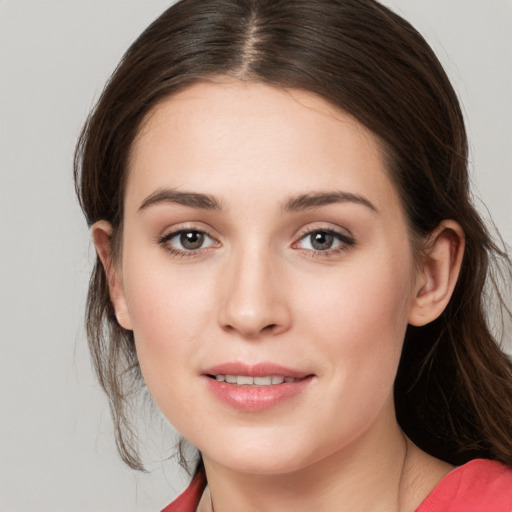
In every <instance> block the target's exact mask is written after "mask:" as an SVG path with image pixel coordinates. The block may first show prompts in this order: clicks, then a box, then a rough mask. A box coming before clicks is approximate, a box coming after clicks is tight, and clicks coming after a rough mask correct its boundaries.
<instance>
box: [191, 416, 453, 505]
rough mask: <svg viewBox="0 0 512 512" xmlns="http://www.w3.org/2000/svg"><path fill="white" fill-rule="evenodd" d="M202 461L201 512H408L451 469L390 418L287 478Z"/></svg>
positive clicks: (207, 460) (206, 460) (286, 475)
mask: <svg viewBox="0 0 512 512" xmlns="http://www.w3.org/2000/svg"><path fill="white" fill-rule="evenodd" d="M203 456H204V454H203ZM204 462H205V469H206V474H207V478H208V483H209V489H208V490H207V492H206V493H205V496H204V497H203V498H204V499H203V500H202V503H201V506H200V507H199V509H198V510H199V511H201V512H202V511H211V510H212V507H213V511H214V512H226V511H229V510H246V511H258V512H266V511H269V512H270V511H275V510H293V511H294V512H302V511H304V512H306V511H311V510H315V511H317V512H332V511H340V510H343V512H354V511H361V510H365V511H369V512H370V511H371V512H397V511H400V512H411V511H414V510H415V509H416V507H417V506H419V504H420V503H421V501H422V500H423V499H424V498H425V496H426V495H427V494H428V492H430V490H431V489H432V488H433V487H434V486H435V484H436V483H437V482H438V481H439V480H440V479H441V478H442V477H443V476H444V475H445V474H446V473H447V472H448V471H449V469H450V467H449V466H447V465H444V463H441V462H440V461H437V460H436V459H433V458H432V457H430V456H428V455H426V454H424V452H421V450H419V449H418V448H416V447H415V446H414V445H412V443H410V442H408V441H407V439H406V438H405V436H404V434H403V433H402V431H401V430H400V428H399V426H398V424H397V423H396V420H394V417H393V422H392V424H391V425H389V424H388V425H384V427H383V426H382V425H380V426H379V425H376V426H375V428H372V429H370V431H368V432H367V433H365V434H364V435H363V436H361V438H360V439H358V441H357V442H355V443H352V444H351V446H350V448H343V449H340V450H339V451H337V452H336V453H333V454H332V455H330V456H329V457H326V458H323V459H321V460H320V461H316V462H314V463H313V464H309V465H307V466H306V467H304V468H300V469H297V470H294V471H291V472H289V473H286V474H270V475H269V474H256V475H255V474H248V473H241V472H237V471H233V470H231V469H229V468H226V467H224V466H222V465H219V464H217V463H215V462H214V461H211V460H209V459H208V457H206V456H204ZM437 463H439V464H437ZM429 464H430V466H429ZM425 467H426V468H428V469H427V471H425V470H424V468H425ZM210 493H211V494H210Z"/></svg>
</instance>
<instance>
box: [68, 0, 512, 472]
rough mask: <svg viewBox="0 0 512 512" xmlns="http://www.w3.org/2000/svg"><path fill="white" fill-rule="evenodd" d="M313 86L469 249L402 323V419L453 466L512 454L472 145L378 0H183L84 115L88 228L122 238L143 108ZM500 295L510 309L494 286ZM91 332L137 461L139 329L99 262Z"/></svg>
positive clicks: (501, 255)
mask: <svg viewBox="0 0 512 512" xmlns="http://www.w3.org/2000/svg"><path fill="white" fill-rule="evenodd" d="M219 75H220V76H228V77H235V78H237V79H240V80H246V81H254V82H263V83H267V84H272V85H274V86H277V87H284V88H301V89H305V90H308V91H311V92H314V93H316V94H318V95H320V96H322V97H323V98H325V99H326V100H327V101H329V102H331V103H332V104H333V105H336V106H337V107H339V108H341V109H343V110H345V111H346V112H348V113H349V114H351V115H352V116H354V117H355V118H356V119H358V120H359V121H360V122H361V123H363V124H364V125H365V126H366V127H368V128H369V129H370V130H372V131H373V132H374V133H375V134H377V135H378V136H379V137H380V139H381V140H382V141H383V143H384V146H385V151H386V155H387V157H388V168H389V172H390V175H391V177H392V179H393V180H394V183H395V184H396V187H397V190H398V191H399V193H400V197H401V201H402V203H403V206H404V208H405V210H406V213H407V216H408V219H409V222H410V226H411V231H412V233H414V234H416V235H421V236H424V235H426V234H428V233H429V232H431V231H432V230H433V229H434V228H435V227H436V226H437V225H438V224H439V222H441V221H442V220H443V219H453V220H455V221H457V222H458V223H459V224H460V225H461V226H462V228H463V230H464V233H465V237H466V251H465V255H464V261H463V265H462V270H461V274H460V277H459V280H458V283H457V286H456V289H455V291H454V294H453V296H452V298H451V301H450V303H449V305H448V307H447V308H446V310H445V311H444V313H443V314H442V315H441V317H440V318H438V319H437V320H436V321H434V322H432V323H430V324H429V325H426V326H424V327H417V328H413V327H409V329H408V330H407V333H406V337H405V344H404V348H403V353H402V359H401V362H400V367H399V370H398V374H397V377H396V383H395V400H396V410H397V417H398V421H399V423H400V425H401V426H402V428H403V429H404V431H405V432H406V434H407V435H408V436H409V437H410V438H411V439H412V440H413V441H414V442H415V443H416V444H418V445H419V446H420V447H421V448H422V449H424V450H425V451H427V452H429V453H431V454H432V455H434V456H437V457H439V458H441V459H444V460H446V461H448V462H451V463H453V464H460V463H463V462H465V461H467V460H469V459H471V458H475V457H487V458H493V459H497V460H500V461H502V462H505V463H508V464H512V365H511V362H510V359H509V358H508V357H507V355H506V354H505V353H504V352H503V351H502V350H501V349H500V347H499V345H498V343H497V342H496V340H495V339H494V337H493V335H492V333H491V331H490V329H489V325H488V319H487V317H486V311H485V303H486V297H487V295H486V293H487V290H488V288H486V284H487V286H489V285H491V286H492V285H496V284H497V281H498V280H500V279H503V275H501V276H500V275H498V276H496V275H494V274H493V273H492V272H491V271H490V269H492V268H497V267H492V266H490V263H492V262H494V261H495V260H500V259H501V260H502V261H505V264H506V265H505V266H504V267H503V268H505V273H506V275H504V278H505V279H506V280H507V284H509V283H510V280H511V279H510V277H511V275H510V265H509V260H508V258H507V255H506V253H505V252H504V250H501V249H500V248H499V247H498V246H497V245H496V244H495V243H494V242H493V241H492V239H491V237H490V236H489V233H488V231H487V229H486V227H485V226H484V224H483V222H482V220H481V218H480V217H479V215H478V214H477V212H476V210H475V208H474V206H473V205H472V202H471V197H470V190H469V179H468V171H467V139H466V133H465V128H464V122H463V117H462V113H461V110H460V107H459V103H458V100H457V97H456V95H455V92H454V91H453V89H452V87H451V85H450V83H449V81H448V78H447V76H446V74H445V72H444V70H443V69H442V67H441V65H440V63H439V61H438V60H437V58H436V57H435V55H434V53H433V52H432V50H431V48H430V47H429V46H428V44H427V43H426V42H425V40H424V39H423V38H422V37H421V35H420V34H419V33H418V32H417V31H416V30H415V29H414V28H413V27H412V26H411V25H410V24H409V23H407V22H406V21H404V20H403V19H402V18H400V17H399V16H397V15H396V14H394V13H393V12H392V11H390V10H389V9H387V8H385V7H383V6H382V5H380V4H379V3H377V2H375V1H373V0H182V1H180V2H178V3H177V4H175V5H173V6H172V7H170V8H169V9H168V10H167V11H166V12H164V13H163V14H162V15H161V16H160V17H159V18H158V19H157V20H156V21H154V22H153V23H152V24H151V25H150V26H149V27H148V28H147V29H146V30H145V32H144V33H143V34H142V35H141V36H140V37H139V38H138V39H137V40H136V41H135V42H134V43H133V45H132V46H131V47H130V48H129V50H128V51H127V53H126V54H125V56H124V57H123V59H122V61H121V63H120V64H119V66H118V68H117V69H116V71H115V72H114V74H113V75H112V77H111V79H110V81H109V83H108V84H107V86H106V88H105V90H104V91H103V94H102V96H101V98H100V100H99V102H98V104H97V105H96V107H95V109H94V111H93V112H92V114H91V115H90V117H89V119H88V120H87V123H86V125H85V127H84V129H83V132H82V134H81V137H80V139H79V142H78V145H77V150H76V155H75V179H76V188H77V193H78V197H79V201H80V204H81V206H82V209H83V211H84V213H85V215H86V218H87V221H88V223H89V225H91V224H92V223H94V222H96V221H98V220H100V219H106V220H108V221H109V222H110V223H111V224H112V226H113V229H114V234H113V237H114V242H116V241H117V243H118V242H119V240H120V236H121V234H122V220H123V195H124V184H125V180H126V169H127V160H128V157H129V152H130V147H131V145H132V142H133V140H134V137H135V136H136V134H137V131H138V129H139V127H140V125H141V122H142V121H143V120H144V118H145V117H146V116H147V114H148V112H149V111H150V110H151V109H153V108H155V106H156V105H157V104H158V103H159V102H160V101H162V100H163V99H164V98H167V97H168V96H169V95H172V94H174V93H176V92H177V91H178V90H180V89H182V88H184V87H186V86H188V85H190V84H192V83H194V82H197V81H200V80H207V79H209V78H211V77H215V76H219ZM498 301H499V303H500V304H501V305H503V301H502V300H501V295H499V291H498ZM86 318H87V334H88V339H89V344H90V349H91V353H92V358H93V361H94V366H95V368H96V371H97V375H98V377H99V381H100V383H101V385H102V387H103V389H104V390H105V392H106V393H107V396H108V398H109V400H110V406H111V411H112V416H113V419H114V423H115V428H116V438H117V444H118V448H119V451H120V453H121V456H122V457H123V459H124V460H125V462H127V463H128V464H129V465H130V466H131V467H134V468H137V469H142V467H143V466H142V463H141V460H140V457H139V455H138V452H137V446H136V443H135V441H136V439H135V437H134V435H133V432H132V431H131V430H130V421H129V419H128V414H127V404H128V403H129V399H130V397H131V395H132V394H133V393H134V392H136V391H137V390H138V389H142V388H143V384H142V378H141V374H140V368H139V365H138V362H137V354H136V351H135V346H134V341H133V333H132V332H130V331H126V330H123V329H122V328H121V327H120V326H119V325H118V324H117V322H116V321H115V316H114V311H113V307H112V304H111V302H110V299H109V292H108V286H107V280H106V276H105V272H104V270H103V267H102V265H101V263H100V262H99V260H97V261H96V266H95V267H94V270H93V273H92V276H91V281H90V287H89V296H88V305H87V313H86Z"/></svg>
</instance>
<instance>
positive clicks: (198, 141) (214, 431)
mask: <svg viewBox="0 0 512 512" xmlns="http://www.w3.org/2000/svg"><path fill="white" fill-rule="evenodd" d="M75 172H76V179H77V190H78V195H79V199H80V202H81V205H82V208H83V209H84V212H85V214H86V217H87V220H88V222H89V224H90V225H91V226H92V236H93V240H94V243H95V246H96V249H97V252H98V261H97V264H96V267H95V269H94V272H93V276H92V279H91V286H90V290H89V302H88V312H87V318H88V324H87V327H88V335H89V341H90V345H91V350H92V354H93V358H94V361H95V364H96V368H97V372H98V376H99V379H100V383H101V384H102V386H103V388H104V389H105V391H106V392H107V395H108V396H109V399H110V404H111V410H112V414H113V418H114V421H115V424H116V429H117V441H118V447H119V449H120V452H121V455H122V456H123V458H124V460H125V461H126V462H127V463H128V464H129V465H130V466H132V467H134V468H137V469H142V467H143V466H142V463H141V461H140V458H139V457H138V454H137V451H136V448H135V446H134V445H133V443H132V442H131V441H132V439H131V438H130V430H129V421H128V418H127V413H126V401H127V399H128V398H129V395H130V394H131V393H133V392H134V391H135V390H137V389H138V387H139V386H140V383H141V381H142V379H143V380H144V382H145V385H146V386H147V388H148V389H149V391H150V393H151V395H152V397H153V399H154V400H155V402H156V404H157V405H158V406H159V408H160V409H161V410H162V412H163V413H164V415H165V416H166V417H167V419H168V420H169V421H170V422H171V423H172V424H173V425H174V426H175V427H176V428H177V430H178V431H179V432H180V433H181V434H182V435H183V436H184V438H186V439H187V440H188V441H189V442H190V443H192V444H193V445H194V446H195V447H197V448H198V450H199V452H200V454H201V456H200V460H199V464H198V467H197V470H196V474H195V477H194V480H193V482H192V484H191V487H190V488H189V489H188V490H187V491H186V492H185V494H184V495H182V496H181V497H180V498H178V500H177V501H176V502H175V503H174V504H171V505H170V506H169V507H168V508H167V509H166V510H168V511H171V510H199V511H208V510H211V511H216V512H222V511H223V510H244V511H245V510H294V511H298V510H316V511H330V510H386V511H387V510H389V511H391V510H393V511H395V510H400V511H413V510H418V511H420V512H426V511H429V510H465V511H467V510H471V507H473V510H479V511H483V510H489V511H491V510H492V511H493V512H497V511H510V510H512V492H511V491H510V489H511V488H512V470H511V469H510V465H511V464H512V434H511V432H512V413H511V412H510V411H512V371H511V370H512V366H511V362H510V360H509V358H508V357H507V356H506V355H505V354H504V353H503V352H502V351H501V350H500V348H499V346H498V344H497V341H496V340H495V339H494V337H493V335H492V333H491V332H490V330H489V327H488V323H487V318H486V313H485V310H484V298H485V295H484V285H485V284H486V282H487V283H495V282H496V278H493V277H492V276H493V275H494V274H491V273H490V272H489V263H490V262H491V263H492V262H493V261H495V260H498V259H501V260H503V261H505V263H506V264H507V262H508V259H507V255H506V254H505V253H504V252H503V251H501V250H500V249H499V248H498V247H497V246H496V245H495V244H494V243H493V242H492V240H491V238H490V237H489V235H488V233H487V231H486V229H485V227H484V225H483V223H482V221H481V220H480V218H479V216H478V214H477V213H476V211H475V209H474V207H473V205H472V204H471V201H470V193H469V187H468V176H467V140H466V135H465V130H464V124H463V119H462V114H461V112H460V108H459V105H458V101H457V98H456V96H455V93H454V92H453V89H452V87H451V86H450V84H449V82H448V80H447V78H446V75H445V73H444V71H443V70H442V68H441V66H440V64H439V62H438V61H437V59H436V57H435V56H434V55H433V53H432V51H431V49H430V48H429V47H428V45H427V44H426V42H425V41H424V40H423V39H422V38H421V36H420V35H419V34H418V33H417V32H416V31H415V30H414V29H413V28H412V27H411V26H410V25H409V24H408V23H407V22H405V21H404V20H402V19H401V18H399V17H398V16H396V15H395V14H393V13H392V12H391V11H389V10H388V9H386V8H385V7H383V6H381V5H380V4H378V3H376V2H374V1H371V0H339V1H332V0H330V1H328V0H325V1H313V0H309V1H308V0H297V1H290V0H286V1H276V0H272V1H270V0H268V1H263V0H259V1H258V0H253V1H249V0H247V1H243V0H238V1H236V0H211V1H203V0H201V1H198V0H184V1H181V2H178V3H177V4H176V5H174V6H173V7H171V8H170V9H168V11H166V12H165V13H164V14H163V15H162V16H161V17H160V18H159V19H157V20H156V21H155V22H154V23H153V24H152V25H151V26H150V27H149V28H148V29H147V30H146V31H145V32H144V33H143V34H142V35H141V36H140V38H139V39H138V40H137V41H136V42H135V43H134V44H133V45H132V47H131V48H130V49H129V50H128V52H127V54H126V55H125V57H124V58H123V60H122V62H121V64H120V65H119V67H118V69H117V70H116V72H115V73H114V75H113V76H112V78H111V80H110V82H109V84H108V85H107V87H106V89H105V91H104V92H103V95H102V97H101V98H100V101H99V102H98V105H97V106H96V108H95V111H94V112H93V114H92V115H91V117H90V119H89V120H88V123H87V124H86V126H85V128H84V131H83V134H82V136H81V139H80V141H79V145H78V149H77V156H76V171H75ZM507 268H510V267H507ZM507 276H508V277H506V279H508V281H507V284H508V283H509V282H510V274H507ZM455 466H460V467H458V468H455ZM206 482H207V484H206ZM449 507H450V508H449Z"/></svg>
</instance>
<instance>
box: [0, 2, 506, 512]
mask: <svg viewBox="0 0 512 512" xmlns="http://www.w3.org/2000/svg"><path fill="white" fill-rule="evenodd" d="M386 3H387V4H389V5H391V6H394V7H395V8H397V10H398V11H399V12H402V13H403V14H404V15H405V17H406V18H407V19H409V20H410V21H411V22H413V24H415V25H416V26H417V28H419V29H420V31H422V33H423V34H424V35H425V36H426V37H427V39H428V40H429V42H430V43H431V44H432V46H433V47H434V49H435V50H436V51H437V53H438V55H439V57H440V59H441V60H442V62H443V63H444V64H445V66H446V67H447V70H448V72H449V75H450V77H451V78H452V81H453V82H454V84H455V86H456V89H457V90H458V92H459V95H460V97H461V100H462V103H463V106H464V110H465V114H466V119H467V122H468V128H469V136H470V139H471V144H472V145H471V167H472V170H473V181H474V184H475V190H476V195H477V197H478V198H481V199H482V200H483V201H484V202H485V203H486V204H487V206H488V208H489V211H490V213H491V215H492V217H493V219H494V221H495V223H496V225H497V226H498V228H499V229H500V230H501V232H502V235H503V236H504V238H505V240H506V241H508V242H509V243H510V242H511V241H512V172H511V169H512V166H511V164H512V94H511V91H512V2H511V1H510V0H473V1H470V0H423V1H420V0H389V1H387V2H386ZM168 4H169V2H168V1H163V0H138V1H135V0H134V1H132V0H88V1H87V0H73V1H72V0H60V1H59V0H54V1H49V0H39V1H24V0H11V1H9V0H4V1H0V59H1V60H0V73H1V82H0V87H1V89H0V100H1V111H0V142H1V148H0V159H1V160H0V173H1V174H0V251H1V252H0V336H1V346H0V429H1V430H0V511H1V512H15V511H16V512H31V511H36V510H37V511H39V512H45V511H49V512H50V511H51V512H60V511H66V512H71V511H80V512H82V511H95V512H96V511H109V512H115V511H143V510H148V511H156V510H159V509H160V508H161V507H163V506H164V505H165V504H167V503H168V502H169V501H170V499H171V498H172V497H174V496H175V495H176V494H177V493H178V492H179V491H180V490H181V489H182V488H183V486H184V485H185V481H186V477H185V475H184V474H183V473H179V472H178V471H177V470H176V466H175V463H173V462H172V461H171V462H169V463H166V464H161V463H160V462H158V457H157V456H156V454H155V452H157V451H158V443H156V444H155V446H152V450H153V453H152V454H151V455H150V464H149V466H150V469H151V472H150V473H149V474H145V475H143V474H137V473H135V472H132V471H130V470H129V469H127V468H125V467H124V465H123V463H122V462H121V461H120V460H119V458H118V456H117V454H116V452H115V447H114V443H113V436H112V426H111V423H110V418H109V413H108V409H107V406H106V403H105V400H104V399H103V396H102V395H101V393H100V391H99V389H98V386H97V385H96V383H95V381H94V378H93V376H92V374H91V370H90V366H89V360H88V354H87V350H86V345H85V339H84V329H83V327H82V316H83V306H84V300H85V290H86V283H87V279H88V274H89V271H90V267H91V263H92V261H93V251H92V250H91V247H90V243H89V235H88V232H87V229H86V226H85V222H84V221H83V218H82V217H81V212H80V211H79V209H78V206H77V205H76V202H75V198H74V191H73V184H72V179H71V169H72V154H73V148H74V144H75V141H76V138H77V136H78V133H79V130H80V127H81V125H82V123H83V121H84V120H85V117H86V115H87V113H88V111H89V110H90V108H91V106H92V105H93V103H94V101H95V99H97V98H98V95H99V93H100V91H101V89H102V87H103V84H104V82H105V80H106V79H107V77H108V76H109V74H110V72H111V71H112V70H113V69H114V67H115V65H116V63H117V62H118V60H119V58H120V57H121V55H122V53H123V51H124V50H125V49H126V48H127V47H128V45H129V44H130V42H131V41H132V40H133V39H134V38H135V37H136V36H137V35H138V33H139V32H140V31H141V30H142V29H143V28H144V27H145V26H146V25H147V24H148V23H149V22H150V21H151V20H152V19H153V18H155V17H156V16H157V15H158V14H159V13H160V12H161V11H162V10H163V9H164V7H166V6H167V5H168ZM155 423H159V421H158V420H157V421H156V422H155ZM157 437H158V434H157Z"/></svg>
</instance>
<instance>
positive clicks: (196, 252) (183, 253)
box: [157, 228, 219, 259]
mask: <svg viewBox="0 0 512 512" xmlns="http://www.w3.org/2000/svg"><path fill="white" fill-rule="evenodd" d="M186 233H197V234H199V235H202V236H204V237H208V238H209V239H210V240H211V242H212V244H211V245H209V246H208V247H199V248H198V249H190V250H187V249H176V248H174V247H172V246H171V245H170V244H169V242H170V241H171V240H172V239H173V238H177V237H179V236H181V235H183V234H186ZM157 242H158V244H159V245H160V246H162V247H163V248H164V249H165V250H166V251H167V252H168V253H169V254H170V255H171V256H175V257H178V258H180V259H183V258H193V257H196V256H200V255H201V253H204V251H205V250H208V249H210V247H211V246H215V245H219V241H218V240H217V239H216V238H215V237H213V236H212V235H210V234H209V233H208V232H207V231H205V230H203V229H194V228H182V229H178V230H177V231H173V232H172V233H168V234H167V235H164V236H162V237H160V238H158V239H157Z"/></svg>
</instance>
